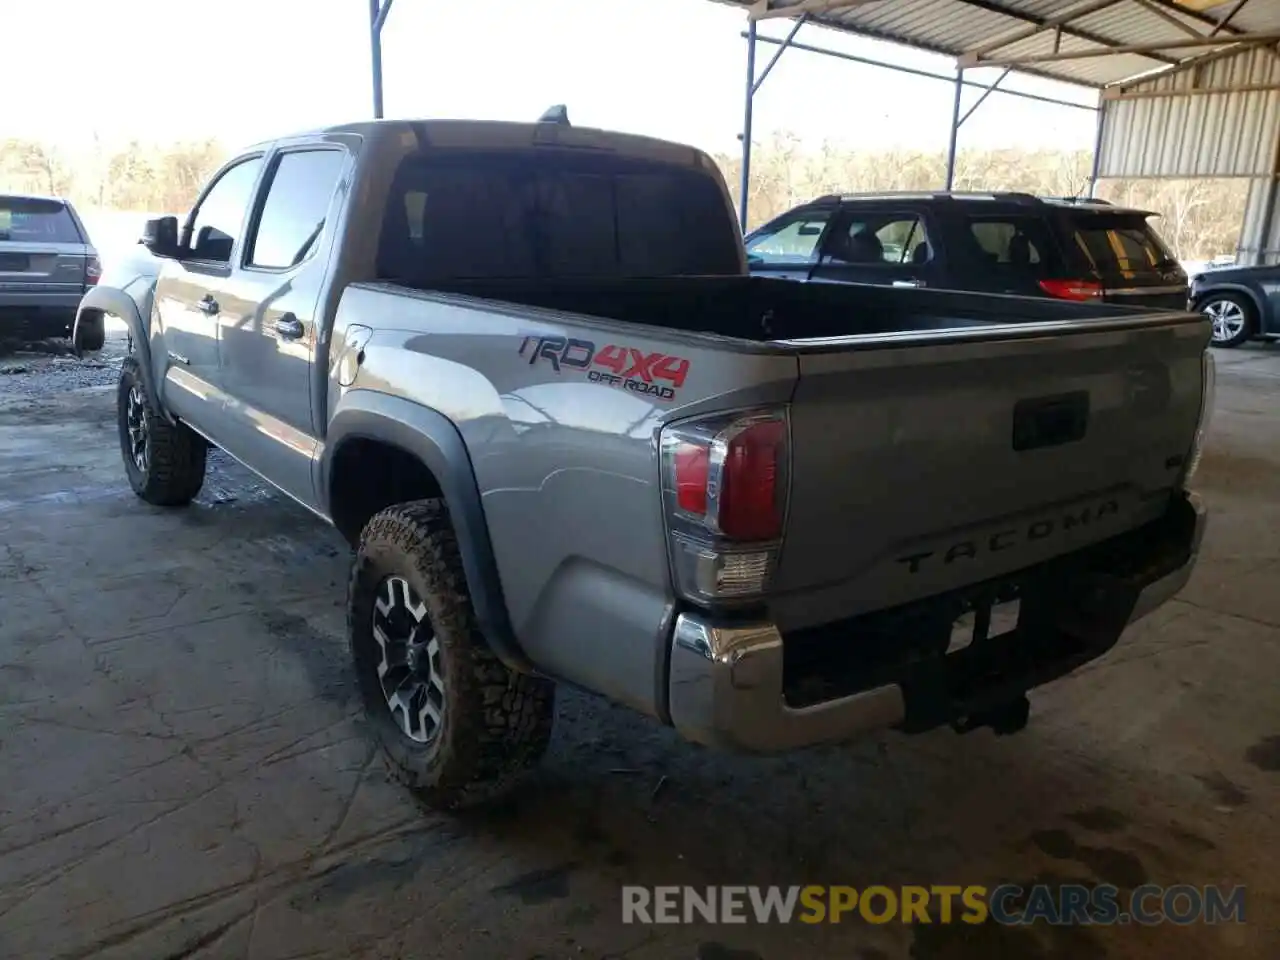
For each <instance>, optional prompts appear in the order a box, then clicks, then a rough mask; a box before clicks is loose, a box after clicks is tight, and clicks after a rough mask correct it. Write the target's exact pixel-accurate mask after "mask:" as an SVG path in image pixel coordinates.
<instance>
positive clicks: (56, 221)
mask: <svg viewBox="0 0 1280 960" xmlns="http://www.w3.org/2000/svg"><path fill="white" fill-rule="evenodd" d="M4 240H8V241H11V242H15V243H83V242H84V241H83V240H82V239H81V237H80V231H79V230H78V229H77V228H76V222H75V220H73V219H72V217H71V212H70V211H69V210H67V207H66V204H63V203H59V202H58V201H57V200H44V199H40V198H37V197H0V241H4Z"/></svg>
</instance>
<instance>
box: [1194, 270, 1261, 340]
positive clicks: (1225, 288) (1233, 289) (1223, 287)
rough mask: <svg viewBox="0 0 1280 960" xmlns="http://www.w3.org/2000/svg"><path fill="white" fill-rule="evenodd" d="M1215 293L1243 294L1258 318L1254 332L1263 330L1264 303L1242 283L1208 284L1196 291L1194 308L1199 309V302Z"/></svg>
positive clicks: (1257, 332)
mask: <svg viewBox="0 0 1280 960" xmlns="http://www.w3.org/2000/svg"><path fill="white" fill-rule="evenodd" d="M1215 293H1239V294H1243V295H1244V297H1245V299H1247V300H1248V301H1249V302H1250V303H1252V304H1253V315H1254V316H1255V317H1257V319H1258V329H1257V330H1255V331H1254V333H1255V334H1259V333H1263V332H1265V330H1264V328H1265V327H1266V325H1267V310H1266V306H1265V304H1263V302H1262V298H1261V297H1259V296H1258V294H1257V293H1256V292H1255V291H1253V290H1252V289H1250V288H1249V287H1248V286H1246V285H1245V284H1243V283H1234V282H1232V281H1227V282H1225V283H1214V284H1208V285H1206V286H1205V288H1204V289H1202V290H1197V291H1196V299H1195V304H1194V306H1195V308H1196V309H1197V310H1199V309H1200V304H1201V303H1202V302H1203V301H1204V300H1206V299H1208V298H1209V297H1211V296H1213V295H1214V294H1215Z"/></svg>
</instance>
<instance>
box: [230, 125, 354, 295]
mask: <svg viewBox="0 0 1280 960" xmlns="http://www.w3.org/2000/svg"><path fill="white" fill-rule="evenodd" d="M344 157H345V155H344V154H343V153H342V151H340V150H295V151H290V152H288V153H283V154H280V156H279V159H277V160H276V162H275V169H274V171H273V172H272V173H271V184H270V186H269V187H268V188H267V196H266V200H264V201H263V202H262V213H261V215H260V216H259V217H258V225H257V227H256V229H255V230H254V235H253V237H252V238H251V240H250V242H249V254H248V256H247V257H246V258H245V262H246V264H247V265H248V266H250V267H262V268H265V269H270V270H284V269H288V268H289V267H296V266H297V265H298V264H300V263H302V261H303V260H305V259H306V258H307V257H308V256H310V254H311V252H312V250H314V249H315V247H316V244H317V243H318V241H319V239H320V236H321V235H322V234H323V233H324V224H325V218H326V217H327V216H328V215H329V202H330V201H331V200H332V199H333V193H334V190H335V189H336V188H337V186H338V179H339V177H340V176H341V175H342V165H343V161H344Z"/></svg>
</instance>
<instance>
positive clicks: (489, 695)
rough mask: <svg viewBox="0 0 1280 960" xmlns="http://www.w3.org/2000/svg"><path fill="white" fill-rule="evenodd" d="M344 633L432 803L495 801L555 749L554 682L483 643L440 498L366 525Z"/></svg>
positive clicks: (367, 698) (413, 777)
mask: <svg viewBox="0 0 1280 960" xmlns="http://www.w3.org/2000/svg"><path fill="white" fill-rule="evenodd" d="M347 635H348V641H349V643H350V646H351V657H352V660H353V661H354V664H355V670H356V678H357V682H358V684H359V688H360V696H361V699H362V701H363V703H364V710H365V716H366V718H367V719H368V721H369V724H370V726H371V728H372V730H373V733H374V735H375V737H376V739H377V741H378V744H379V746H380V747H381V750H382V754H383V758H384V759H385V761H386V763H387V766H388V767H389V769H390V771H391V773H392V775H393V776H394V777H395V778H396V779H398V780H399V781H400V782H402V783H404V784H405V785H406V786H408V787H409V788H410V789H412V790H413V791H414V792H415V793H417V794H418V795H419V796H421V797H422V799H423V800H424V801H425V802H426V803H427V804H429V805H430V806H433V807H437V808H441V809H450V808H456V807H462V806H468V805H471V804H474V803H478V802H481V801H484V800H487V799H490V798H492V797H494V796H496V795H497V794H499V793H501V792H503V791H504V790H506V789H507V788H508V787H510V786H511V785H512V784H513V782H514V781H515V780H516V779H517V778H518V776H519V775H520V774H521V773H522V772H524V771H525V770H526V769H527V768H529V767H531V766H533V765H534V764H535V763H537V762H538V760H540V759H541V757H542V754H543V753H544V752H545V751H546V749H547V744H548V742H549V741H550V738H551V725H552V720H553V718H554V714H555V687H554V685H553V684H552V683H551V682H550V681H549V680H545V679H542V678H540V677H533V676H528V675H526V674H522V673H516V672H514V671H512V670H509V669H508V668H507V667H506V666H505V665H504V664H503V663H502V662H501V661H500V660H499V659H498V658H497V656H495V655H494V653H493V651H492V650H490V649H489V646H488V644H487V643H485V640H484V637H483V636H482V635H481V634H480V632H479V629H478V627H477V625H476V620H475V613H474V611H473V610H472V607H471V599H470V596H469V594H468V592H467V582H466V577H465V575H464V574H463V570H462V560H461V557H460V556H459V554H458V544H457V540H456V539H455V537H454V533H453V528H452V526H451V524H450V523H449V516H448V512H447V510H446V509H445V506H444V504H443V502H442V501H440V500H420V501H417V502H414V503H405V504H400V505H397V506H394V507H389V508H387V509H386V510H384V511H382V512H381V513H379V514H377V515H376V516H375V517H374V518H373V519H372V520H370V521H369V523H368V525H367V526H366V527H365V528H364V533H363V534H362V536H361V538H360V546H359V548H358V549H357V552H356V560H355V565H354V567H353V569H352V573H351V583H350V587H349V590H348V594H347Z"/></svg>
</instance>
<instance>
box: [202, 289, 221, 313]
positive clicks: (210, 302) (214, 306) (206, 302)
mask: <svg viewBox="0 0 1280 960" xmlns="http://www.w3.org/2000/svg"><path fill="white" fill-rule="evenodd" d="M199 307H200V312H201V313H207V314H208V315H209V316H211V317H212V316H214V315H215V314H216V313H217V312H218V301H217V300H215V299H213V297H211V296H209V294H207V293H206V294H205V295H204V297H203V298H202V299H201V300H200V303H199Z"/></svg>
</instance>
